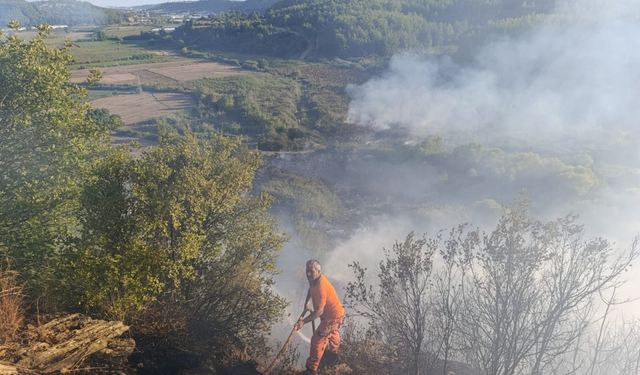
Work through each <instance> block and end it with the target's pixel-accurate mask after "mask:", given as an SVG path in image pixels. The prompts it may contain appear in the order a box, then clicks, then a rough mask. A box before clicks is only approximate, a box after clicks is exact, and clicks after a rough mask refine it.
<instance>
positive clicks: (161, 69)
mask: <svg viewBox="0 0 640 375" xmlns="http://www.w3.org/2000/svg"><path fill="white" fill-rule="evenodd" d="M101 71H102V80H101V81H100V83H101V84H102V85H120V86H121V85H125V86H139V92H138V93H137V94H126V95H114V96H108V97H104V98H100V99H97V100H94V101H92V102H91V104H92V105H93V106H94V107H96V108H106V109H108V110H109V111H110V112H111V113H114V114H116V115H119V116H120V117H122V121H123V122H124V123H125V124H126V125H130V124H135V123H138V122H142V121H146V120H149V119H152V118H159V117H164V116H166V115H168V114H170V113H173V112H178V111H181V110H185V109H188V108H191V107H192V106H193V103H192V101H191V99H190V97H189V96H188V95H185V94H182V93H167V92H163V93H160V92H156V93H147V92H143V86H155V85H164V86H171V85H175V84H177V83H180V82H186V81H192V80H197V79H201V78H205V77H228V76H233V75H238V74H241V73H243V71H242V70H241V69H240V68H237V67H235V66H231V65H226V64H220V63H216V62H202V61H173V62H165V63H155V64H138V65H126V66H118V67H110V68H104V69H101ZM244 73H246V72H244ZM88 74H89V70H88V69H83V70H76V71H73V72H72V74H71V81H72V82H75V83H80V82H83V81H85V80H86V78H87V75H88Z"/></svg>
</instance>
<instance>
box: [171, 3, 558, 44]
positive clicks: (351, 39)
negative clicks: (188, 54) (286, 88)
mask: <svg viewBox="0 0 640 375" xmlns="http://www.w3.org/2000/svg"><path fill="white" fill-rule="evenodd" d="M553 8H554V1H551V0H538V1H514V0H503V1H472V0H447V1H434V0H366V1H365V0H354V1H340V0H284V1H280V2H278V3H276V4H274V5H273V6H271V7H270V8H269V9H267V10H266V11H265V12H264V13H249V14H247V13H230V14H220V15H211V16H209V17H208V18H207V19H201V20H199V21H193V22H189V23H187V24H186V25H185V26H183V27H181V28H179V29H178V30H177V32H176V33H175V36H174V38H175V40H181V41H182V42H184V43H186V44H187V45H192V46H197V47H200V48H211V49H225V50H232V51H237V52H252V53H264V54H268V55H276V56H295V55H301V54H302V55H304V56H306V55H308V54H310V55H311V56H314V55H315V56H318V57H335V56H339V57H357V56H368V55H383V56H388V55H391V54H393V53H394V52H398V51H402V50H407V49H422V50H429V49H431V48H443V47H451V46H460V45H461V44H471V43H473V42H474V41H478V40H483V39H485V38H488V36H489V35H490V34H496V33H505V32H513V31H514V30H518V29H522V28H527V27H530V26H531V25H532V24H535V23H537V22H540V19H543V18H544V17H547V16H549V15H550V14H551V12H552V11H553Z"/></svg>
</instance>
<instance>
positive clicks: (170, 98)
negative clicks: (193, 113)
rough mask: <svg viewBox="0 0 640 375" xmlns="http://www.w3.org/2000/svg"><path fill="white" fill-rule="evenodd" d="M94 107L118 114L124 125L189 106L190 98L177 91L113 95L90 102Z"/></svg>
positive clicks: (157, 116)
mask: <svg viewBox="0 0 640 375" xmlns="http://www.w3.org/2000/svg"><path fill="white" fill-rule="evenodd" d="M91 105H93V106H94V107H95V108H106V109H108V110H109V111H110V112H111V113H113V114H116V115H120V117H122V121H123V122H124V123H125V125H130V124H135V123H138V122H142V121H146V120H150V119H153V118H159V117H165V116H167V115H170V114H172V113H175V112H178V111H182V110H185V109H188V108H190V107H191V106H192V105H193V104H192V102H191V98H190V97H189V96H188V95H185V94H179V93H146V92H144V93H141V94H128V95H115V96H110V97H107V98H102V99H98V100H94V101H93V102H91Z"/></svg>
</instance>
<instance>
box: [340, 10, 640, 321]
mask: <svg viewBox="0 0 640 375" xmlns="http://www.w3.org/2000/svg"><path fill="white" fill-rule="evenodd" d="M638 5H640V4H639V2H638V1H616V2H602V1H575V2H565V3H564V4H562V5H561V6H559V8H560V9H559V11H558V15H557V17H556V18H550V21H549V22H546V23H544V24H542V25H541V26H540V27H537V28H536V29H535V30H532V31H531V32H528V33H525V34H524V35H520V36H517V37H512V38H503V39H501V40H492V41H489V42H488V43H487V44H486V45H485V46H484V47H482V48H479V50H478V51H477V53H475V55H474V57H473V58H472V59H471V62H457V61H455V60H454V59H452V58H448V57H445V58H427V57H424V56H420V55H417V54H412V53H405V54H401V55H397V56H395V57H393V58H392V60H391V62H390V65H389V68H388V71H387V72H386V73H384V74H383V75H382V76H380V77H377V78H375V79H372V80H370V81H369V82H367V83H365V84H363V85H361V86H352V87H350V88H349V93H350V96H351V97H352V102H351V105H350V108H349V120H350V121H351V122H353V123H357V124H360V125H365V126H370V127H371V128H373V129H375V130H387V129H400V130H402V131H405V132H407V133H409V134H410V135H411V136H413V137H414V138H416V139H424V138H426V137H427V136H432V135H441V136H443V137H444V138H445V140H446V143H447V144H448V146H449V147H450V148H455V147H457V146H460V145H464V144H469V143H475V144H479V145H482V146H484V147H488V148H493V149H495V150H498V151H496V152H505V155H525V154H526V155H529V156H531V157H533V155H535V158H539V159H540V160H546V162H545V163H543V164H544V165H545V168H547V167H548V166H551V165H557V166H558V167H554V168H557V169H558V171H559V172H558V173H559V174H565V175H567V174H571V173H573V174H574V175H575V176H577V175H578V174H580V173H582V174H581V176H582V177H580V178H583V179H586V177H585V176H587V175H589V176H590V177H589V178H590V179H592V180H593V182H592V183H591V184H590V185H589V186H588V187H587V188H585V189H584V190H585V191H582V192H574V193H572V194H568V195H563V196H562V198H561V199H555V200H554V199H539V198H540V197H542V196H544V194H538V195H537V196H536V193H535V191H536V190H539V189H540V188H541V186H539V183H540V182H542V181H544V179H541V176H540V174H539V171H535V170H524V171H521V175H520V177H517V178H519V179H521V180H523V181H527V183H526V184H524V185H522V184H520V185H517V184H514V185H513V186H511V187H508V186H507V187H506V189H507V190H508V189H511V190H513V188H515V187H517V188H519V189H521V190H522V191H525V192H526V191H528V190H529V192H531V191H534V194H533V196H532V201H533V202H532V203H533V204H534V206H537V207H536V210H535V211H536V213H537V214H538V215H540V216H542V218H552V217H556V216H561V215H564V214H567V213H569V212H572V213H575V214H578V215H580V217H581V221H582V222H584V223H585V224H586V227H587V230H588V231H589V233H591V234H593V235H600V236H603V237H605V238H609V239H612V240H614V241H616V242H617V243H618V245H620V246H625V245H627V244H628V243H629V242H630V241H631V240H632V238H633V237H634V236H635V235H637V234H638V233H640V216H639V215H638V212H640V190H639V189H638V186H639V183H640V141H639V140H640V126H639V125H640V124H639V123H638V122H639V121H640V105H638V98H640V48H639V47H640V23H639V22H638V10H639V9H640V7H638ZM570 170H571V171H570ZM577 171H581V172H580V173H577ZM473 174H474V177H476V178H477V177H480V178H483V177H484V179H483V180H484V181H485V182H484V183H485V184H487V190H488V189H490V188H491V187H492V188H493V189H494V191H495V193H496V194H495V195H494V196H496V197H498V196H503V197H504V196H507V197H509V196H513V193H515V191H511V193H512V194H506V195H505V194H504V192H505V185H504V184H503V183H502V181H499V180H497V179H496V178H495V177H496V175H495V173H493V174H492V173H491V172H490V168H487V169H479V168H475V169H474V170H473ZM527 175H528V177H523V176H527ZM487 180H489V182H486V181H487ZM492 180H493V181H495V184H494V185H493V186H491V182H490V181H492ZM585 186H587V185H585ZM556 187H557V186H556V185H555V184H549V183H548V181H547V182H545V183H544V184H543V186H542V189H546V190H547V191H548V192H549V194H548V198H550V197H552V196H556V197H560V196H561V195H559V194H557V193H556V192H554V189H555V188H556ZM459 192H462V191H459ZM441 198H443V201H442V203H443V204H446V202H445V201H444V199H445V198H449V199H451V197H450V196H449V197H447V196H445V195H442V196H441ZM476 198H478V197H476ZM456 199H458V200H460V199H463V198H460V197H458V198H453V199H452V200H453V201H455V200H456ZM500 203H501V204H508V203H509V202H508V199H506V200H505V199H503V200H501V201H500ZM475 207H477V206H475ZM469 210H470V211H473V210H474V206H470V207H469ZM469 216H470V217H473V215H472V214H470V215H469ZM391 242H392V241H388V242H387V243H386V244H384V246H387V247H389V246H390V244H391ZM346 253H350V251H347V252H346ZM333 257H334V258H336V257H338V255H337V254H334V256H333ZM340 258H341V259H340V262H342V261H344V259H343V257H342V256H340ZM340 262H334V264H339V263H340ZM630 297H634V295H631V296H630ZM635 310H637V311H639V312H640V309H638V308H635Z"/></svg>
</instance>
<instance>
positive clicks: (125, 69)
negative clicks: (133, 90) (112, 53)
mask: <svg viewBox="0 0 640 375" xmlns="http://www.w3.org/2000/svg"><path fill="white" fill-rule="evenodd" d="M101 71H102V80H101V81H100V83H102V84H111V85H114V84H118V85H120V84H131V85H137V84H138V83H141V84H143V85H155V84H166V83H171V82H174V83H175V82H184V81H192V80H196V79H201V78H206V77H210V78H221V77H228V76H232V75H237V74H240V73H242V70H241V69H239V68H237V67H235V66H232V65H227V64H220V63H217V62H209V61H207V62H201V61H192V60H188V61H173V62H164V63H155V64H137V65H125V66H117V67H110V68H104V69H101ZM88 75H89V69H81V70H75V71H73V72H72V74H71V82H75V83H80V82H83V81H85V80H86V79H87V76H88ZM138 79H139V80H140V82H138Z"/></svg>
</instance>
